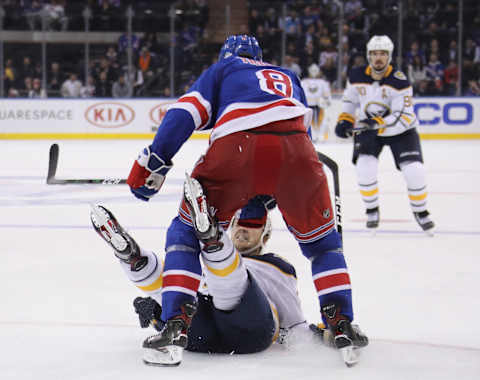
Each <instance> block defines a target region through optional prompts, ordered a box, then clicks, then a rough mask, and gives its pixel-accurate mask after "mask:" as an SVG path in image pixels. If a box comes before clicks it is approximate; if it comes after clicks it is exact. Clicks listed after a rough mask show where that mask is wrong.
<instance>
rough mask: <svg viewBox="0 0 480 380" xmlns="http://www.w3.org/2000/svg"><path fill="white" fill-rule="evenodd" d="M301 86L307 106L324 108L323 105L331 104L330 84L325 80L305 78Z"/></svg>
mask: <svg viewBox="0 0 480 380" xmlns="http://www.w3.org/2000/svg"><path fill="white" fill-rule="evenodd" d="M301 84H302V87H303V91H305V96H306V98H307V103H308V105H309V106H319V107H325V106H324V104H325V103H327V104H329V103H330V102H331V93H330V84H329V83H328V82H327V81H326V80H324V79H320V78H305V79H302V82H301Z"/></svg>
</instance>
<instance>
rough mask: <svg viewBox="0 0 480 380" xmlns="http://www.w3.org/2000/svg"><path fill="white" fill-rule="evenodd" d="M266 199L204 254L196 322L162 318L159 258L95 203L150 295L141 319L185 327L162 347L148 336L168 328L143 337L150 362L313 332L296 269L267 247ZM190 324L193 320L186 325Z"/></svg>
mask: <svg viewBox="0 0 480 380" xmlns="http://www.w3.org/2000/svg"><path fill="white" fill-rule="evenodd" d="M193 181H195V180H193ZM265 203H266V202H265V199H262V198H261V197H257V198H254V199H252V200H251V201H250V202H249V203H248V204H247V206H245V207H244V208H243V209H242V210H240V211H238V212H237V214H236V216H235V217H234V218H233V220H232V228H231V239H230V238H229V237H228V236H227V235H226V234H222V237H221V239H220V241H221V243H222V244H223V246H222V249H221V250H219V251H216V252H215V255H214V256H212V255H211V254H206V253H204V254H202V260H203V276H202V278H199V279H198V280H199V283H200V286H199V290H198V293H197V295H196V296H197V297H196V298H197V301H196V302H192V303H188V304H185V305H184V306H183V307H184V311H185V312H184V315H185V318H186V319H190V320H188V321H183V320H177V321H176V322H175V324H171V323H170V324H167V325H166V326H165V323H163V322H162V321H161V306H160V304H161V292H162V289H163V287H164V286H167V284H165V283H164V281H165V279H166V278H167V277H164V274H165V268H164V266H163V262H162V260H161V258H160V257H158V256H157V255H156V254H155V253H153V252H149V251H146V250H144V249H142V248H140V247H139V246H138V245H137V244H136V242H135V241H134V240H133V238H131V236H130V235H128V234H127V233H126V232H125V231H124V230H123V228H122V227H121V226H120V224H119V223H118V222H117V221H116V219H115V217H114V216H113V214H112V213H111V212H110V211H109V210H107V209H106V208H105V207H103V206H100V205H95V206H92V211H91V219H92V223H93V226H94V228H95V230H96V231H97V232H98V233H99V234H100V236H101V237H102V238H103V239H104V240H106V241H107V242H109V244H110V245H111V246H112V247H113V248H114V253H115V255H116V256H117V257H118V258H119V259H120V263H121V266H122V268H123V269H124V271H125V273H126V275H127V277H128V278H129V279H130V280H131V281H132V283H134V284H135V285H136V286H137V287H138V288H139V289H141V290H142V291H143V292H144V293H145V294H146V295H147V296H149V297H137V298H136V299H135V300H134V307H135V311H136V312H137V313H138V315H139V319H140V325H141V326H142V327H148V326H152V327H154V328H156V329H157V330H158V331H162V330H165V329H166V330H168V329H170V330H172V333H173V331H174V330H176V329H180V330H185V331H183V333H182V334H180V335H179V336H180V338H179V339H177V341H176V342H174V343H173V344H171V345H169V346H168V347H167V348H165V347H162V350H157V349H155V348H153V347H152V346H150V345H149V339H163V338H164V334H159V335H155V336H153V337H151V338H148V339H147V340H146V341H145V343H144V361H145V362H146V363H147V364H153V365H178V364H179V363H180V362H181V359H182V351H183V349H184V348H185V349H187V350H189V351H196V352H210V353H212V352H217V353H232V352H235V353H238V354H242V353H254V352H258V351H262V350H264V349H266V348H268V347H269V346H270V345H271V344H272V343H273V342H274V341H276V340H277V339H278V340H280V339H281V341H282V342H284V340H285V339H289V338H292V337H293V338H294V339H298V338H299V337H301V338H302V339H308V338H309V336H312V333H311V332H310V331H309V329H308V326H307V324H306V321H305V317H304V315H303V312H302V309H301V306H300V300H299V297H298V294H297V279H296V273H295V268H294V267H293V266H292V265H290V264H289V263H288V262H286V261H285V260H283V259H282V258H281V257H279V256H277V255H274V254H272V253H264V246H265V244H266V243H267V241H268V240H269V238H270V235H271V232H272V226H271V222H270V218H269V217H268V212H267V209H266V207H265ZM232 241H233V242H232ZM127 248H129V249H127ZM204 249H207V248H206V247H204ZM127 251H128V252H129V254H128V255H127V254H126V252H127ZM203 252H205V250H204V251H203ZM185 325H190V326H189V328H188V330H187V329H186V328H185ZM311 329H312V330H314V332H316V333H319V332H320V335H322V334H324V339H327V340H328V341H327V342H326V343H327V344H329V345H332V346H334V338H333V336H332V335H331V334H329V332H328V330H325V329H321V328H320V329H318V328H313V326H312V327H311ZM353 329H354V331H353V333H354V334H355V336H356V337H358V339H359V341H361V343H362V344H363V345H366V344H367V343H368V340H367V338H366V337H365V336H364V335H363V334H361V332H360V331H359V330H358V327H356V326H353ZM246 331H248V336H245V332H246ZM279 335H280V338H279ZM351 364H353V363H351Z"/></svg>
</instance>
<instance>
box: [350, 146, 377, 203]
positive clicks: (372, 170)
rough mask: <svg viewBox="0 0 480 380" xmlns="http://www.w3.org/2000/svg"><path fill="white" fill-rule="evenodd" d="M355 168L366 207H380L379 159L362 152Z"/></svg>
mask: <svg viewBox="0 0 480 380" xmlns="http://www.w3.org/2000/svg"><path fill="white" fill-rule="evenodd" d="M355 168H356V172H357V181H358V186H359V189H360V194H361V196H362V200H363V202H364V204H365V208H367V209H371V208H375V207H378V205H379V202H378V182H377V175H378V159H377V158H376V157H375V156H372V155H366V154H361V155H360V156H359V157H358V160H357V164H356V166H355Z"/></svg>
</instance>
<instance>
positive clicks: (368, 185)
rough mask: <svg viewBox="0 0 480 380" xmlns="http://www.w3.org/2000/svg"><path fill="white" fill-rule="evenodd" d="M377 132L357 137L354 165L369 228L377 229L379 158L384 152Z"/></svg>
mask: <svg viewBox="0 0 480 380" xmlns="http://www.w3.org/2000/svg"><path fill="white" fill-rule="evenodd" d="M382 146H383V145H382V144H381V140H380V139H379V138H378V137H377V135H376V131H365V132H362V133H360V134H358V135H356V136H355V138H354V148H353V159H352V161H353V163H354V164H355V170H356V173H357V182H358V187H359V189H360V195H361V197H362V200H363V203H364V205H365V210H366V214H367V224H366V226H367V228H372V229H373V228H377V227H378V224H379V221H380V210H379V200H378V193H379V191H378V156H379V154H380V152H381V150H382Z"/></svg>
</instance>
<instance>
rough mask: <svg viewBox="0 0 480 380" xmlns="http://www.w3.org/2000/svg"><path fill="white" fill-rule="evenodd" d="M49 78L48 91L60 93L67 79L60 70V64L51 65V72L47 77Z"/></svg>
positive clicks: (53, 63)
mask: <svg viewBox="0 0 480 380" xmlns="http://www.w3.org/2000/svg"><path fill="white" fill-rule="evenodd" d="M47 78H48V90H49V91H53V92H57V91H58V92H59V91H60V86H61V85H62V83H63V82H64V80H65V78H64V75H63V73H62V71H61V70H60V64H59V63H58V62H52V63H51V65H50V71H49V72H48V75H47Z"/></svg>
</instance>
